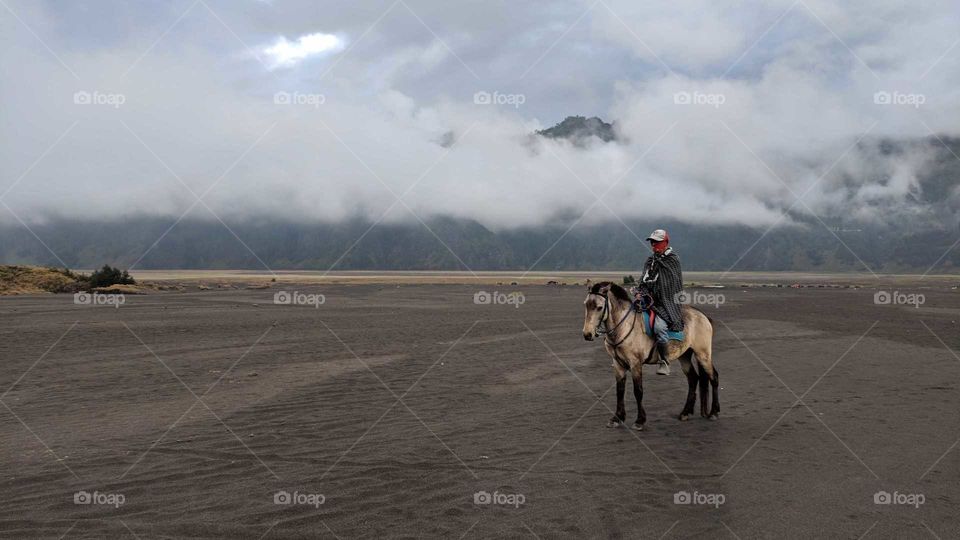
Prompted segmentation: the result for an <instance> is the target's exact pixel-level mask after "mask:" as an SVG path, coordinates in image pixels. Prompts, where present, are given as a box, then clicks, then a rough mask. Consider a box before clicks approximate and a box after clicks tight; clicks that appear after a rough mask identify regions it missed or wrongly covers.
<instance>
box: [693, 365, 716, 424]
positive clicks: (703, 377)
mask: <svg viewBox="0 0 960 540" xmlns="http://www.w3.org/2000/svg"><path fill="white" fill-rule="evenodd" d="M697 362H699V364H700V391H701V395H700V399H701V407H700V414H701V415H702V416H705V417H707V418H708V419H710V420H716V419H717V418H719V417H720V373H719V372H717V366H715V365H713V358H712V357H711V355H710V351H705V352H704V353H703V354H698V355H697ZM708 383H709V384H710V386H711V387H712V389H713V403H712V404H711V406H710V412H709V413H707V395H706V391H707V384H708Z"/></svg>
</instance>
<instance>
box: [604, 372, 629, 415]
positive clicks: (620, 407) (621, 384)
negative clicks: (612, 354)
mask: <svg viewBox="0 0 960 540" xmlns="http://www.w3.org/2000/svg"><path fill="white" fill-rule="evenodd" d="M613 372H614V373H613V374H614V376H615V377H616V379H617V412H616V414H614V415H613V417H612V418H610V421H609V422H607V427H620V426H622V425H623V422H624V421H625V420H626V419H627V408H626V406H625V405H624V403H623V394H624V392H626V389H627V372H626V370H624V369H623V368H622V367H620V366H619V365H617V364H616V363H614V366H613Z"/></svg>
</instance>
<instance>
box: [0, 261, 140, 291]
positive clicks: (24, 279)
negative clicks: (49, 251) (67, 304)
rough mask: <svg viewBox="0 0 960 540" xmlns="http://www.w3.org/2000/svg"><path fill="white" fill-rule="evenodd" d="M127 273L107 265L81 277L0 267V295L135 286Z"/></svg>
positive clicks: (57, 271)
mask: <svg viewBox="0 0 960 540" xmlns="http://www.w3.org/2000/svg"><path fill="white" fill-rule="evenodd" d="M134 284H136V282H135V281H134V279H133V278H132V277H130V274H129V273H128V272H127V271H126V270H123V271H121V270H119V269H117V268H113V267H111V266H110V265H104V266H103V268H101V269H100V270H97V271H96V272H94V273H93V274H91V275H89V276H87V275H85V274H78V273H76V272H73V271H72V270H70V269H69V268H46V267H41V266H16V265H0V295H11V294H42V293H75V292H79V291H84V290H90V289H93V288H97V287H111V286H114V285H134Z"/></svg>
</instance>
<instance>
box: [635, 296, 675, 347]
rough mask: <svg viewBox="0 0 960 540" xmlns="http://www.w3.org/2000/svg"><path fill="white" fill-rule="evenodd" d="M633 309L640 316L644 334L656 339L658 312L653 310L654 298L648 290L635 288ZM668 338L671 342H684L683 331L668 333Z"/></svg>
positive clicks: (669, 331) (670, 331)
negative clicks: (655, 330) (654, 327)
mask: <svg viewBox="0 0 960 540" xmlns="http://www.w3.org/2000/svg"><path fill="white" fill-rule="evenodd" d="M633 293H634V301H633V309H634V311H636V312H637V313H639V314H640V317H641V320H642V321H643V333H644V334H646V335H648V336H649V337H651V338H655V337H656V336H655V334H654V332H653V325H654V324H655V323H656V321H657V312H656V311H654V310H653V296H652V295H651V294H650V293H649V292H648V291H647V290H646V289H639V288H634V290H633ZM667 338H668V339H669V340H670V341H683V338H684V334H683V330H681V331H679V332H674V331H672V330H668V331H667Z"/></svg>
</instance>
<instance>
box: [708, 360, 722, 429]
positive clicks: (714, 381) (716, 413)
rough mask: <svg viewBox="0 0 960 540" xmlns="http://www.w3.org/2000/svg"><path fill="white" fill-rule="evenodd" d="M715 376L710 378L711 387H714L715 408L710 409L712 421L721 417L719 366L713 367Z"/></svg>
mask: <svg viewBox="0 0 960 540" xmlns="http://www.w3.org/2000/svg"><path fill="white" fill-rule="evenodd" d="M710 367H712V368H713V369H712V371H713V376H712V377H710V385H711V386H713V406H711V407H710V416H708V417H707V418H710V419H711V420H716V419H717V418H719V417H720V373H719V372H718V371H717V366H713V365H711V366H710Z"/></svg>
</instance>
